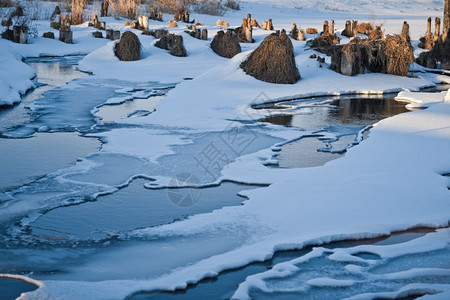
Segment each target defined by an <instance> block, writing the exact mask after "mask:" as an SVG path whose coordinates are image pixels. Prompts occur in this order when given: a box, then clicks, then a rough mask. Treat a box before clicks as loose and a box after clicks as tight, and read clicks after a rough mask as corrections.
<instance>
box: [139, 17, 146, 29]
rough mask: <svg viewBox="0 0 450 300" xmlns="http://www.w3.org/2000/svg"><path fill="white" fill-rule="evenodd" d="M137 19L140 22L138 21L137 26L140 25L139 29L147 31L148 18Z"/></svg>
mask: <svg viewBox="0 0 450 300" xmlns="http://www.w3.org/2000/svg"><path fill="white" fill-rule="evenodd" d="M139 18H140V20H141V21H139V24H140V26H141V28H142V29H143V30H145V31H147V30H148V17H147V16H141V17H139ZM141 22H142V23H141Z"/></svg>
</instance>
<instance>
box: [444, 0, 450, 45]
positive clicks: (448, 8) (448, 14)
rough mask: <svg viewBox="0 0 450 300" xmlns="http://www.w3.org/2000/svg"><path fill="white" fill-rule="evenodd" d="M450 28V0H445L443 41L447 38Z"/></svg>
mask: <svg viewBox="0 0 450 300" xmlns="http://www.w3.org/2000/svg"><path fill="white" fill-rule="evenodd" d="M449 30H450V0H445V4H444V25H443V32H442V41H443V42H445V41H446V40H447V35H448V31H449Z"/></svg>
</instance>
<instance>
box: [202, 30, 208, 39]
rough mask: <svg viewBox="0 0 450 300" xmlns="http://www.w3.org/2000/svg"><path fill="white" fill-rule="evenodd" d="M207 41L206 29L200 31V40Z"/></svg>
mask: <svg viewBox="0 0 450 300" xmlns="http://www.w3.org/2000/svg"><path fill="white" fill-rule="evenodd" d="M207 39H208V29H202V40H205V41H206V40H207Z"/></svg>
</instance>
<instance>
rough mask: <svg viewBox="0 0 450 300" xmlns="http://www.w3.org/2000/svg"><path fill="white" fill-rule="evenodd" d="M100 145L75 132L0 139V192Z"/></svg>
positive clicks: (55, 169)
mask: <svg viewBox="0 0 450 300" xmlns="http://www.w3.org/2000/svg"><path fill="white" fill-rule="evenodd" d="M74 145H76V147H74ZM99 147H100V142H99V141H98V140H97V139H95V138H86V137H82V136H80V135H78V134H77V133H64V132H59V133H36V134H35V135H34V136H33V137H32V138H26V139H5V138H0V157H1V159H0V191H2V190H7V189H11V188H12V187H18V186H21V185H23V184H26V183H27V182H30V181H33V180H35V179H36V178H37V177H40V176H44V175H46V174H48V173H51V172H54V171H57V170H59V169H61V168H64V167H67V166H69V165H71V164H73V163H75V162H76V159H77V158H80V157H84V156H85V155H88V154H89V153H92V152H95V151H97V150H98V149H99Z"/></svg>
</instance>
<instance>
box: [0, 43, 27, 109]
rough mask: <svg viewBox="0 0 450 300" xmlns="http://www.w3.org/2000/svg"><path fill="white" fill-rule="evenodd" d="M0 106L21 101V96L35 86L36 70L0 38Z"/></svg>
mask: <svg viewBox="0 0 450 300" xmlns="http://www.w3.org/2000/svg"><path fill="white" fill-rule="evenodd" d="M0 66H1V67H0V106H1V105H12V104H14V103H17V102H20V101H21V99H20V96H21V95H23V94H25V92H26V91H27V90H29V89H31V88H34V87H35V86H34V82H33V80H32V79H33V77H34V76H35V72H34V70H33V69H32V68H30V67H29V66H28V65H26V64H24V63H23V62H21V60H20V56H19V55H17V54H16V53H15V52H13V51H11V50H10V49H9V48H8V47H5V46H4V41H3V39H0Z"/></svg>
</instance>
